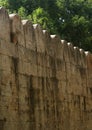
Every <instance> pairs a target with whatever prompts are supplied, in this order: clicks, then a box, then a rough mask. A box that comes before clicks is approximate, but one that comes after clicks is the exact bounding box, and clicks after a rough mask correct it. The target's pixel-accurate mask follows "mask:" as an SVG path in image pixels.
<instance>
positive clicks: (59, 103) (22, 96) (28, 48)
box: [0, 7, 92, 130]
mask: <svg viewBox="0 0 92 130" xmlns="http://www.w3.org/2000/svg"><path fill="white" fill-rule="evenodd" d="M0 130H92V54H91V53H89V52H84V51H83V50H82V49H79V48H77V47H73V45H72V44H71V43H67V42H66V41H64V40H60V38H59V37H58V36H56V35H50V34H49V33H48V32H47V31H46V30H42V29H41V27H40V26H39V25H37V24H35V25H32V23H31V22H30V21H28V20H21V18H20V17H19V16H18V15H16V14H11V15H8V13H7V11H6V10H5V9H4V8H2V7H1V8H0Z"/></svg>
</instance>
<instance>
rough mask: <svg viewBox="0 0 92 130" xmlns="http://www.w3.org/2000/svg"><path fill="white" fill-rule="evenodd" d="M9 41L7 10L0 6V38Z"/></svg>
mask: <svg viewBox="0 0 92 130" xmlns="http://www.w3.org/2000/svg"><path fill="white" fill-rule="evenodd" d="M2 39H3V40H5V41H6V42H10V20H9V15H8V12H7V11H6V10H5V9H4V8H3V7H0V40H2Z"/></svg>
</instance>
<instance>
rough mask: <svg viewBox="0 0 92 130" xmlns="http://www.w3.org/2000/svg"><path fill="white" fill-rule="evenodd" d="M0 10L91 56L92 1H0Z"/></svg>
mask: <svg viewBox="0 0 92 130" xmlns="http://www.w3.org/2000/svg"><path fill="white" fill-rule="evenodd" d="M0 6H4V7H5V8H7V9H8V11H9V12H10V13H12V12H16V13H18V14H19V15H20V16H21V17H22V18H23V19H24V18H27V19H30V20H31V21H32V22H33V23H39V24H41V25H42V27H43V29H47V30H48V31H49V32H51V33H52V34H54V33H56V34H58V35H59V36H60V37H61V39H65V40H67V41H69V42H72V43H73V44H74V45H76V46H78V47H80V48H83V49H85V50H88V51H91V52H92V0H0Z"/></svg>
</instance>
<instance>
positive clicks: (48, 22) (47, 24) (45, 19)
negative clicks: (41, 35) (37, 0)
mask: <svg viewBox="0 0 92 130" xmlns="http://www.w3.org/2000/svg"><path fill="white" fill-rule="evenodd" d="M28 18H29V19H31V20H32V22H33V23H38V24H40V25H41V26H42V27H43V29H47V30H48V31H50V32H51V33H55V32H56V28H55V27H54V24H53V20H52V19H51V18H50V16H49V14H48V13H47V12H46V11H44V9H42V8H40V7H39V8H38V9H36V10H34V11H33V12H32V14H31V15H29V16H28Z"/></svg>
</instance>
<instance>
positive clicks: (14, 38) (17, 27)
mask: <svg viewBox="0 0 92 130" xmlns="http://www.w3.org/2000/svg"><path fill="white" fill-rule="evenodd" d="M9 16H10V28H11V42H13V43H15V44H20V45H22V46H24V47H25V41H24V31H23V25H22V22H21V18H20V17H19V16H18V15H17V14H10V15H9Z"/></svg>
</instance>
